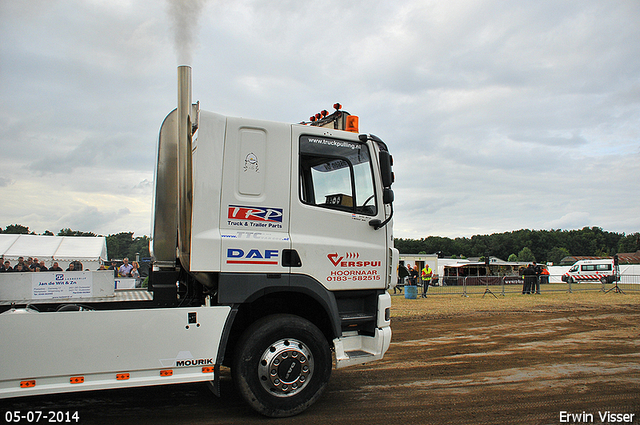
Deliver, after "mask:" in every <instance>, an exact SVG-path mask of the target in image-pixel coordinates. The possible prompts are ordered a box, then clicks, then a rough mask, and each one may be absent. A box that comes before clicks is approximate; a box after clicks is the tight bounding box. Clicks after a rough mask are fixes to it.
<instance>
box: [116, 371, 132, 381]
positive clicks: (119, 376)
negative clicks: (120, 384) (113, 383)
mask: <svg viewBox="0 0 640 425" xmlns="http://www.w3.org/2000/svg"><path fill="white" fill-rule="evenodd" d="M129 377H130V376H129V374H128V373H116V380H118V381H126V380H127V379H129Z"/></svg>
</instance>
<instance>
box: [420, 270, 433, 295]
mask: <svg viewBox="0 0 640 425" xmlns="http://www.w3.org/2000/svg"><path fill="white" fill-rule="evenodd" d="M421 276H422V298H427V290H428V289H429V285H430V284H431V277H432V276H433V270H431V267H429V264H426V263H425V265H424V268H423V269H422V273H421Z"/></svg>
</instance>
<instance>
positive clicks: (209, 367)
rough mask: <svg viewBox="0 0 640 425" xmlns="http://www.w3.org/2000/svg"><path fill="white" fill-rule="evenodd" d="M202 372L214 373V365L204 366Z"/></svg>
mask: <svg viewBox="0 0 640 425" xmlns="http://www.w3.org/2000/svg"><path fill="white" fill-rule="evenodd" d="M202 373H213V367H212V366H204V367H203V368H202Z"/></svg>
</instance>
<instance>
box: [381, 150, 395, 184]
mask: <svg viewBox="0 0 640 425" xmlns="http://www.w3.org/2000/svg"><path fill="white" fill-rule="evenodd" d="M379 159H380V175H381V177H382V186H383V187H391V184H392V183H393V171H391V166H392V165H393V159H392V158H391V154H390V153H389V152H387V151H380V154H379Z"/></svg>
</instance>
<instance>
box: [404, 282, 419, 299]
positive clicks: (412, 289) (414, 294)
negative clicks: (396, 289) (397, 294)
mask: <svg viewBox="0 0 640 425" xmlns="http://www.w3.org/2000/svg"><path fill="white" fill-rule="evenodd" d="M404 297H405V298H406V299H408V300H415V299H416V298H418V287H417V286H410V285H405V286H404Z"/></svg>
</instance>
